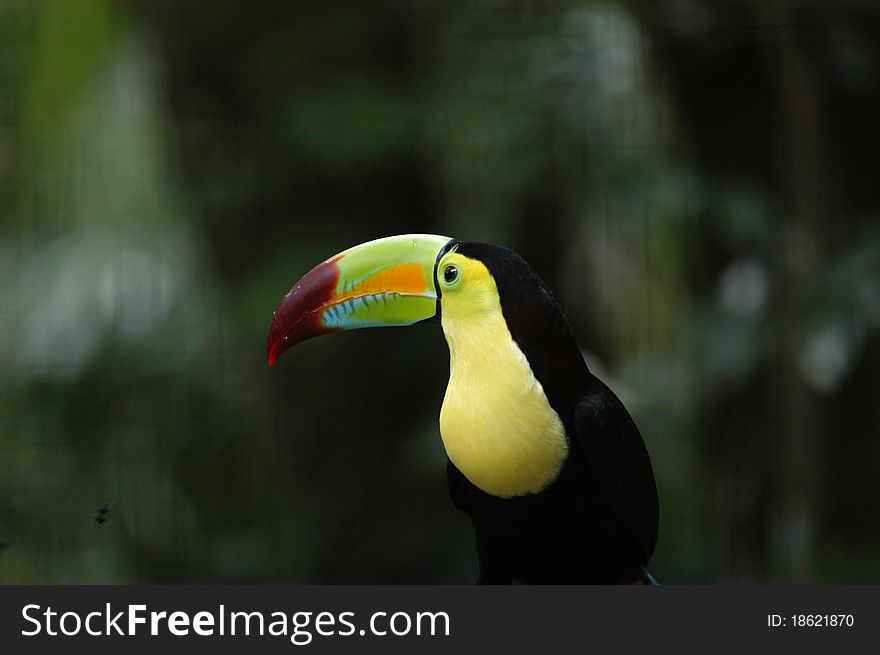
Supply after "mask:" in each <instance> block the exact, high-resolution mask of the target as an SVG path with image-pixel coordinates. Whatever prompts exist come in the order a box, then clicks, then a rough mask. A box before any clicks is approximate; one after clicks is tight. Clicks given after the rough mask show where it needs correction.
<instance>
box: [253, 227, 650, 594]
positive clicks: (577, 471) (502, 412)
mask: <svg viewBox="0 0 880 655" xmlns="http://www.w3.org/2000/svg"><path fill="white" fill-rule="evenodd" d="M438 317H439V318H440V323H441V325H442V328H443V334H444V336H445V337H446V342H447V344H448V346H449V354H450V366H449V384H448V386H447V388H446V395H445V397H444V399H443V406H442V409H441V411H440V434H441V438H442V440H443V445H444V447H445V449H446V454H447V455H448V463H447V478H448V483H449V491H450V495H451V497H452V501H453V503H454V505H455V506H456V507H457V508H458V509H460V510H462V511H464V512H466V513H467V514H469V515H470V518H471V521H472V523H473V526H474V532H475V543H476V572H477V573H476V579H477V582H478V583H486V584H570V583H578V584H616V583H631V582H635V581H638V580H641V581H642V582H645V583H647V584H654V583H655V581H654V578H653V577H652V576H651V574H650V573H649V572H648V570H647V568H646V567H647V564H648V560H649V559H650V557H651V555H652V553H653V551H654V547H655V545H656V542H657V531H658V520H659V505H658V499H657V488H656V484H655V481H654V473H653V469H652V467H651V460H650V458H649V456H648V452H647V449H646V448H645V444H644V442H643V441H642V437H641V435H640V434H639V430H638V428H637V427H636V425H635V423H634V422H633V419H632V418H631V417H630V415H629V413H628V412H627V410H626V409H625V408H624V406H623V404H622V403H621V401H620V400H619V399H618V398H617V396H616V395H615V394H614V393H613V392H612V391H611V390H610V389H609V388H608V387H607V386H606V385H605V384H604V383H603V382H601V381H600V380H599V379H598V378H597V377H596V376H594V375H593V374H592V373H591V372H590V370H589V369H588V367H587V365H586V363H585V361H584V358H583V356H582V354H581V351H580V349H579V348H578V346H577V344H576V342H575V339H574V336H573V334H572V331H571V328H570V326H569V323H568V320H567V318H566V317H565V314H564V313H563V311H562V308H561V307H560V305H559V303H558V302H557V300H556V299H555V298H554V296H553V293H552V292H551V291H550V289H549V288H548V287H547V285H546V284H544V282H543V281H542V280H541V278H540V277H538V275H537V274H536V273H535V271H534V270H532V268H531V266H529V265H528V264H527V263H526V262H525V260H523V258H522V257H520V256H519V255H517V254H516V253H515V252H513V251H512V250H509V249H508V248H505V247H502V246H498V245H492V244H487V243H468V242H460V241H458V240H455V239H451V238H449V237H446V236H439V235H433V234H406V235H398V236H391V237H386V238H382V239H377V240H375V241H370V242H368V243H364V244H361V245H358V246H354V247H353V248H349V249H348V250H345V251H343V252H341V253H339V254H338V255H335V256H334V257H331V258H330V259H327V260H326V261H324V262H323V263H321V264H318V265H317V266H316V267H315V268H313V269H312V270H311V271H309V272H308V273H306V274H305V275H304V276H303V277H302V278H301V279H300V280H299V281H298V282H297V283H296V284H295V285H294V286H293V288H291V289H290V291H289V292H288V293H287V295H285V296H284V298H283V299H282V300H281V302H280V304H279V305H278V307H277V309H276V310H275V313H274V316H273V318H272V324H271V327H270V329H269V335H268V339H267V355H268V360H269V364H270V365H271V364H274V363H275V361H276V360H277V359H278V357H279V356H280V355H281V354H282V353H283V352H284V351H286V350H287V349H288V348H290V347H291V346H293V345H294V344H297V343H299V342H301V341H304V340H306V339H309V338H311V337H315V336H318V335H321V334H326V333H330V332H335V331H339V330H349V329H354V328H368V327H379V326H404V325H412V324H415V323H421V322H424V321H430V320H432V319H433V320H436V318H438Z"/></svg>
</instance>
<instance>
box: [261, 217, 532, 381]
mask: <svg viewBox="0 0 880 655" xmlns="http://www.w3.org/2000/svg"><path fill="white" fill-rule="evenodd" d="M481 247H483V248H495V249H498V250H503V251H504V252H505V253H509V255H510V256H512V257H516V256H515V255H514V254H513V253H512V252H511V251H508V250H506V249H501V248H499V247H498V246H486V245H483V244H461V243H460V242H458V241H456V240H455V239H450V238H449V237H445V236H438V235H434V234H404V235H400V236H393V237H386V238H384V239H377V240H375V241H370V242H368V243H364V244H361V245H359V246H355V247H353V248H349V249H348V250H346V251H344V252H341V253H339V254H338V255H335V256H333V257H331V258H330V259H328V260H326V261H324V262H323V263H321V264H318V265H317V266H316V267H315V268H313V269H312V270H311V271H309V272H308V273H306V274H305V275H304V276H303V277H302V278H301V279H300V280H299V282H297V283H296V284H295V285H294V286H293V288H292V289H291V290H290V291H289V292H288V293H287V295H286V296H284V298H283V299H282V300H281V303H280V304H279V305H278V308H277V309H276V310H275V315H274V317H273V319H272V327H271V328H270V330H269V337H268V339H267V343H266V353H267V355H268V358H269V364H274V363H275V361H276V360H277V359H278V357H280V356H281V354H282V353H283V352H284V351H285V350H287V349H288V348H290V347H291V346H293V345H295V344H297V343H299V342H301V341H305V340H306V339H309V338H311V337H316V336H319V335H321V334H326V333H328V332H336V331H340V330H351V329H355V328H365V327H380V326H400V325H412V324H414V323H420V322H422V321H426V320H429V319H432V318H436V317H438V316H439V314H440V312H441V308H442V311H443V312H444V314H448V315H450V316H455V317H456V318H457V319H459V320H465V321H467V320H469V319H479V317H480V316H481V315H484V314H486V313H489V312H497V311H500V301H499V295H498V288H497V285H496V282H495V279H494V277H493V275H492V273H490V272H489V269H488V268H487V266H486V263H485V262H484V261H481V259H480V258H479V257H477V256H476V253H471V256H468V254H466V253H468V252H469V248H474V249H479V248H481ZM516 259H517V260H518V262H521V264H522V265H523V266H526V265H525V262H523V261H522V260H521V259H519V258H518V257H516Z"/></svg>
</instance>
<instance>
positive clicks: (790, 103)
mask: <svg viewBox="0 0 880 655" xmlns="http://www.w3.org/2000/svg"><path fill="white" fill-rule="evenodd" d="M763 12H764V13H763V15H762V18H764V24H765V25H768V29H767V30H766V37H765V39H766V47H767V55H768V59H769V71H770V74H771V76H772V78H771V79H772V80H773V85H774V88H775V89H776V93H777V98H776V106H777V111H778V113H777V116H776V117H775V118H776V120H777V121H778V140H777V143H776V161H775V165H776V167H777V171H776V181H775V183H776V190H775V191H776V193H775V196H776V199H777V203H778V204H777V207H776V209H777V221H776V226H777V228H776V234H775V238H774V248H773V250H774V253H773V254H774V257H773V265H774V266H776V267H777V276H776V279H777V288H776V289H775V290H774V294H775V295H774V300H775V302H774V304H773V308H772V310H771V311H772V321H773V326H774V333H773V337H772V338H773V339H774V340H775V341H776V343H775V347H774V348H773V350H774V351H775V353H776V358H777V361H776V362H775V365H774V366H771V368H770V370H771V376H770V385H771V388H770V393H769V394H768V396H767V397H768V400H769V402H770V403H772V405H775V406H776V407H775V408H773V409H771V415H775V416H776V421H777V423H776V430H775V431H774V432H775V439H776V440H777V443H776V448H775V449H774V451H775V460H776V461H775V464H776V466H775V467H774V469H775V479H774V480H771V487H773V486H775V487H776V489H775V491H776V493H774V494H771V495H770V497H771V498H773V499H775V502H774V504H773V507H772V508H771V509H770V512H769V514H768V516H769V521H770V526H769V537H770V539H769V544H770V566H771V576H772V577H775V578H778V579H786V580H799V581H801V582H809V581H810V576H811V574H810V572H811V570H812V566H811V562H812V557H813V555H814V547H815V539H816V530H817V526H816V518H815V517H816V516H817V507H816V503H817V498H818V497H819V489H818V486H819V484H820V480H819V477H818V475H817V473H818V471H817V462H816V456H817V453H818V452H819V446H820V444H819V443H818V435H819V431H820V424H819V422H820V417H819V416H818V412H817V408H818V404H817V403H815V402H813V401H812V399H811V390H810V388H809V387H808V385H807V381H806V379H805V377H804V375H803V372H802V367H801V357H802V353H803V352H804V348H805V344H806V338H807V334H806V333H805V320H804V319H805V305H806V301H807V295H808V293H809V289H810V285H811V284H812V283H813V280H814V278H815V274H816V272H817V264H818V263H819V259H820V254H819V248H820V244H821V242H822V239H823V224H824V222H825V216H824V213H825V212H824V211H823V204H822V185H821V181H822V178H823V176H822V158H821V155H820V147H821V146H820V143H819V142H818V138H817V135H818V134H819V129H820V117H819V116H820V107H819V101H818V93H817V89H816V82H815V79H814V76H813V75H812V72H811V70H810V62H809V60H808V58H807V55H806V53H805V51H804V44H803V41H802V38H801V37H802V36H803V29H802V28H800V27H795V26H794V24H795V21H794V20H793V18H794V16H793V15H792V12H791V11H790V10H789V5H788V3H785V2H779V3H775V4H774V5H772V6H767V7H766V8H764V9H763ZM770 26H778V27H774V29H769V27H770ZM787 26H790V27H787ZM774 409H775V411H774ZM774 482H775V485H774V484H773V483H774Z"/></svg>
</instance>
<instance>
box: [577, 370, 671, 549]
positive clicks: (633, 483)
mask: <svg viewBox="0 0 880 655" xmlns="http://www.w3.org/2000/svg"><path fill="white" fill-rule="evenodd" d="M596 382H598V384H599V386H598V388H596V389H595V390H594V391H592V392H590V394H589V395H588V396H587V397H586V398H584V399H583V400H582V401H581V402H580V403H579V404H578V405H577V408H576V409H575V415H574V423H575V425H574V427H575V438H574V439H573V440H572V441H573V442H575V443H573V444H572V449H573V453H572V454H575V453H577V451H580V452H581V453H582V454H583V456H584V459H585V463H586V466H587V469H588V471H589V472H590V476H591V477H592V479H593V481H594V482H595V484H596V486H597V487H598V489H599V491H600V493H601V494H603V496H604V499H605V501H606V502H607V503H608V505H609V508H610V510H611V512H612V513H613V514H614V515H616V516H617V517H618V519H619V520H620V521H621V523H622V524H623V525H624V526H625V527H626V529H627V531H628V532H629V533H630V535H631V536H632V538H633V540H634V542H635V544H636V545H637V546H638V548H639V549H640V551H641V554H642V557H643V558H644V559H643V560H642V562H641V563H642V564H647V563H648V560H649V559H650V557H651V554H652V553H653V552H654V546H655V545H656V544H657V528H658V522H659V516H660V509H659V503H658V500H657V486H656V483H655V482H654V472H653V470H652V468H651V460H650V458H649V456H648V451H647V449H646V448H645V444H644V442H643V441H642V436H641V434H639V429H638V428H637V427H636V424H635V423H634V422H633V420H632V418H631V417H630V415H629V412H627V411H626V408H625V407H624V406H623V403H621V402H620V400H619V399H618V398H617V396H615V395H614V393H613V392H612V391H611V390H610V389H609V388H608V387H606V386H605V385H604V384H602V383H601V382H599V381H598V380H596Z"/></svg>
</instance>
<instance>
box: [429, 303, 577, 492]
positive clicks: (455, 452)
mask: <svg viewBox="0 0 880 655" xmlns="http://www.w3.org/2000/svg"><path fill="white" fill-rule="evenodd" d="M442 322H443V331H444V334H445V335H446V341H447V343H448V344H449V352H450V371H449V386H448V387H447V389H446V397H445V398H444V400H443V408H442V410H441V412H440V431H441V434H442V437H443V443H444V445H445V447H446V452H447V454H448V455H449V458H450V460H452V463H453V464H455V466H456V467H457V468H458V469H459V470H460V471H461V472H462V473H463V474H464V475H465V476H466V477H467V478H468V479H469V480H470V481H471V482H472V483H473V484H474V485H476V486H477V487H479V488H480V489H482V490H483V491H485V492H486V493H489V494H491V495H494V496H500V497H503V498H508V497H513V496H522V495H526V494H529V493H537V492H539V491H541V490H542V489H544V488H545V487H546V486H547V485H549V484H550V483H551V482H553V480H555V479H556V476H557V475H558V474H559V471H560V470H561V468H562V465H563V463H564V461H565V458H566V456H567V452H568V445H567V441H566V438H565V430H564V427H563V424H562V421H561V420H560V418H559V416H558V415H557V413H556V412H555V411H554V410H553V409H552V408H551V406H550V404H549V403H548V401H547V397H546V395H545V393H544V389H543V387H542V386H541V383H540V382H538V380H537V379H536V378H535V376H534V374H533V373H532V370H531V367H530V365H529V362H528V360H527V359H526V357H525V355H524V354H523V353H522V351H521V350H520V348H519V346H517V344H516V342H515V341H514V339H513V338H512V337H511V334H510V331H509V330H508V328H507V324H506V322H505V319H504V316H503V314H502V312H501V307H500V303H498V301H497V294H496V295H495V301H494V306H493V303H492V302H489V303H488V306H487V307H485V308H484V311H481V312H479V313H478V314H466V315H461V314H460V313H458V312H455V311H444V312H443V315H442Z"/></svg>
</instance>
